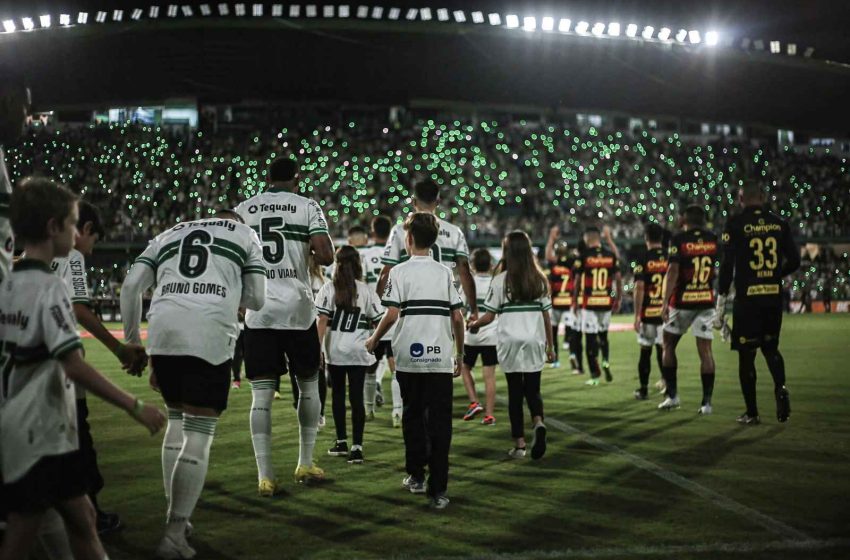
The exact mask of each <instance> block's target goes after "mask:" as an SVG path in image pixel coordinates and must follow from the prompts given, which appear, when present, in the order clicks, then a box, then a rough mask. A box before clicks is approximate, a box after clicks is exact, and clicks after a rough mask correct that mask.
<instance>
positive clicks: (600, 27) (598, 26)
mask: <svg viewBox="0 0 850 560" xmlns="http://www.w3.org/2000/svg"><path fill="white" fill-rule="evenodd" d="M590 32H591V33H593V34H594V35H596V36H597V37H598V36H600V35H602V34H603V33H605V24H604V23H602V22H601V21H597V22H596V23H594V24H593V28H592V29H591V30H590Z"/></svg>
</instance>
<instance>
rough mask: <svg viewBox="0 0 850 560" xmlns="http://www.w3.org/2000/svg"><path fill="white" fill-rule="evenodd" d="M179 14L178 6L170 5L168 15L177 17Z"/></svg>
mask: <svg viewBox="0 0 850 560" xmlns="http://www.w3.org/2000/svg"><path fill="white" fill-rule="evenodd" d="M176 16H177V6H175V5H174V4H171V5H170V6H168V17H176Z"/></svg>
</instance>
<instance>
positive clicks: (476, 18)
mask: <svg viewBox="0 0 850 560" xmlns="http://www.w3.org/2000/svg"><path fill="white" fill-rule="evenodd" d="M472 23H484V14H483V13H482V12H472Z"/></svg>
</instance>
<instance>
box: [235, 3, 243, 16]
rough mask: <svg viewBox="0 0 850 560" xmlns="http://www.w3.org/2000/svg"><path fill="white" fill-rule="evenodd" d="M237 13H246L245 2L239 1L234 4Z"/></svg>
mask: <svg viewBox="0 0 850 560" xmlns="http://www.w3.org/2000/svg"><path fill="white" fill-rule="evenodd" d="M234 8H235V10H234V11H235V12H236V15H237V16H239V17H242V16H244V15H245V4H242V3H239V4H236V6H234Z"/></svg>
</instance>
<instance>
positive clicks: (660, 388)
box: [655, 379, 667, 395]
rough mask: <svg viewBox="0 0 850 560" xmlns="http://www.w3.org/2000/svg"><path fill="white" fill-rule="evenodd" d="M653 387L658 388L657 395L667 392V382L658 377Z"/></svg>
mask: <svg viewBox="0 0 850 560" xmlns="http://www.w3.org/2000/svg"><path fill="white" fill-rule="evenodd" d="M655 388H656V389H658V394H659V395H663V394H664V393H666V392H667V383H665V382H664V380H663V379H659V380H658V381H656V382H655Z"/></svg>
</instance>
